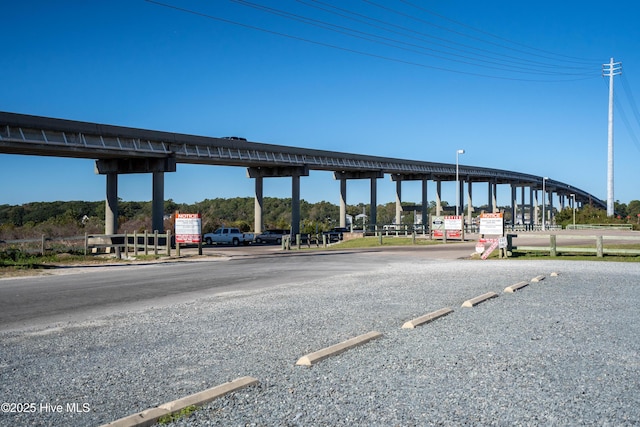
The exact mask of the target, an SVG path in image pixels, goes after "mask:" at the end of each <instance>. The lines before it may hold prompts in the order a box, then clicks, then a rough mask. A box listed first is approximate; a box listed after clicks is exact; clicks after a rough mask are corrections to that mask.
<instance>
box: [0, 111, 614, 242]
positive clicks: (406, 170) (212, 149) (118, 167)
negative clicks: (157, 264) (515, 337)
mask: <svg viewBox="0 0 640 427" xmlns="http://www.w3.org/2000/svg"><path fill="white" fill-rule="evenodd" d="M0 153H8V154H25V155H37V156H55V157H73V158H86V159H95V160H96V172H97V173H99V174H104V175H105V176H106V203H105V224H106V225H105V233H107V234H113V233H115V231H116V230H117V223H118V221H117V219H118V205H117V203H118V194H117V191H118V175H119V174H127V173H151V174H153V180H152V186H153V189H152V194H153V198H152V209H153V219H152V226H153V228H154V229H156V230H159V231H163V216H164V211H163V210H164V173H166V172H175V171H176V164H177V163H189V164H204V165H226V166H237V167H245V168H247V176H249V177H250V178H253V179H255V231H256V232H260V231H261V230H262V200H263V190H262V188H263V179H264V178H269V177H291V180H292V188H291V193H292V197H291V199H292V206H291V209H292V224H291V227H292V232H293V233H297V232H298V231H299V223H300V178H301V177H304V176H308V175H309V171H310V170H324V171H332V172H333V173H334V178H335V179H337V180H340V225H341V226H345V225H346V224H345V222H346V202H347V181H348V180H351V179H368V180H370V191H371V196H370V203H371V212H370V223H371V224H375V223H376V216H377V215H376V205H377V186H376V182H377V180H378V179H380V178H383V177H384V175H390V176H391V179H393V180H394V181H395V182H396V219H397V221H396V222H398V223H399V218H400V215H401V211H402V207H401V201H402V200H401V194H402V191H401V190H402V182H403V181H416V180H417V181H422V214H423V216H422V217H423V218H427V207H428V200H427V183H428V181H429V180H431V181H435V183H436V195H435V199H436V210H437V211H438V213H439V212H440V211H441V210H442V207H441V204H440V201H441V183H442V182H443V181H445V182H446V181H456V169H457V171H458V176H459V192H458V194H460V199H461V203H460V204H461V206H464V204H465V202H464V200H465V192H464V185H465V184H467V192H466V199H467V203H468V211H467V216H468V221H469V222H470V220H471V212H472V191H471V189H472V185H471V184H472V183H474V182H476V183H477V182H485V183H487V185H488V196H489V197H488V200H489V209H490V210H495V209H496V207H497V200H496V192H497V185H498V184H507V185H510V186H511V203H510V204H511V210H512V218H516V213H517V207H518V200H517V188H520V189H521V197H520V206H521V207H522V209H521V215H522V217H521V218H522V222H523V223H524V221H525V218H524V211H525V209H524V206H528V207H529V211H530V212H534V209H535V211H536V212H537V209H538V206H539V201H538V192H539V191H541V190H543V189H544V191H543V195H542V201H541V203H542V204H544V206H548V207H549V209H548V210H547V212H553V195H554V194H555V195H557V196H558V198H559V203H560V206H561V207H564V204H565V200H571V199H572V198H573V197H572V196H571V195H575V196H574V197H575V202H576V203H579V204H585V203H587V204H592V205H595V206H597V207H602V208H606V203H605V202H603V201H602V200H600V199H598V198H596V197H594V196H593V195H591V194H589V193H588V192H586V191H584V190H581V189H579V188H576V187H573V186H571V185H569V184H566V183H563V182H560V181H556V180H553V179H545V178H544V177H541V176H536V175H530V174H524V173H519V172H513V171H508V170H501V169H491V168H482V167H477V166H468V165H458V167H457V168H456V165H455V164H447V163H435V162H423V161H416V160H405V159H396V158H389V157H378V156H368V155H363V154H351V153H341V152H334V151H326V150H314V149H307V148H297V147H288V146H282V145H273V144H263V143H258V142H250V141H245V140H240V139H229V138H215V137H204V136H195V135H187V134H179V133H171V132H162V131H156V130H146V129H138V128H130V127H122V126H112V125H106V124H98V123H89V122H80V121H72V120H64V119H57V118H50V117H40V116H32V115H25V114H17V113H10V112H0ZM527 188H528V189H529V194H528V198H529V200H528V203H527V204H525V200H526V191H525V190H526V189H527ZM530 221H533V222H536V221H537V215H535V218H530Z"/></svg>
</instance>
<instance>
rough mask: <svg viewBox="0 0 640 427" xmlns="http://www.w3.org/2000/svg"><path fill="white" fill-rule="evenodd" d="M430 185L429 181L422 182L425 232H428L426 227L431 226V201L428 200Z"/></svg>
mask: <svg viewBox="0 0 640 427" xmlns="http://www.w3.org/2000/svg"><path fill="white" fill-rule="evenodd" d="M428 183H429V180H428V179H423V180H422V225H423V226H424V230H426V227H427V225H428V224H429V199H428V198H427V184H428Z"/></svg>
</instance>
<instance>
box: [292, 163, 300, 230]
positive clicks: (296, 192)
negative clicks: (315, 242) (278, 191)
mask: <svg viewBox="0 0 640 427" xmlns="http://www.w3.org/2000/svg"><path fill="white" fill-rule="evenodd" d="M296 234H300V175H293V176H292V177H291V235H293V236H295V235H296Z"/></svg>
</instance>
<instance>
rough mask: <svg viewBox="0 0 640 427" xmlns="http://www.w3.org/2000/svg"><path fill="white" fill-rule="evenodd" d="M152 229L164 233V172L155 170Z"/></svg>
mask: <svg viewBox="0 0 640 427" xmlns="http://www.w3.org/2000/svg"><path fill="white" fill-rule="evenodd" d="M152 175H153V178H152V179H153V184H152V187H153V189H152V192H153V197H152V199H151V229H152V230H154V231H155V230H158V233H164V172H153V174H152Z"/></svg>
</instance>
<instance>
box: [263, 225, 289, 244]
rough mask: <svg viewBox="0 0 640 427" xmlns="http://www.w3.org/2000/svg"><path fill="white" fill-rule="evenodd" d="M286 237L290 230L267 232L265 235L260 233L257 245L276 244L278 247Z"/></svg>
mask: <svg viewBox="0 0 640 427" xmlns="http://www.w3.org/2000/svg"><path fill="white" fill-rule="evenodd" d="M286 235H289V230H282V229H275V230H265V232H264V233H260V234H258V235H257V236H256V243H275V244H276V245H279V244H281V243H282V239H283V237H284V236H286Z"/></svg>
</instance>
